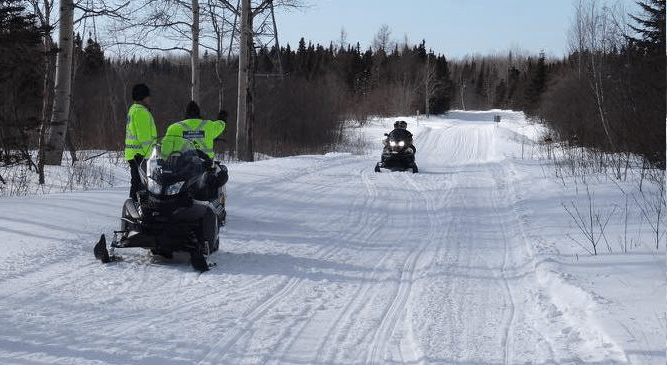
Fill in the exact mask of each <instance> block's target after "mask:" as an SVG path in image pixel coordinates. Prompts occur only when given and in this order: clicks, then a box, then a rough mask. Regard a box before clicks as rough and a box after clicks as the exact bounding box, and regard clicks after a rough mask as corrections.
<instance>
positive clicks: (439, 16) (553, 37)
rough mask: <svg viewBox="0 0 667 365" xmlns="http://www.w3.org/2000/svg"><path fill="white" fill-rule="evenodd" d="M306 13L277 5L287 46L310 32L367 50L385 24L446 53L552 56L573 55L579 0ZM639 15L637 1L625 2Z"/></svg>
mask: <svg viewBox="0 0 667 365" xmlns="http://www.w3.org/2000/svg"><path fill="white" fill-rule="evenodd" d="M305 1H306V2H307V3H308V5H309V6H308V8H306V9H302V10H290V11H285V10H284V9H276V23H277V25H278V35H279V41H280V43H281V45H283V46H284V45H286V44H287V43H289V44H290V46H291V47H292V48H295V47H296V46H297V45H298V42H299V39H300V38H301V37H304V38H305V39H306V42H308V41H312V42H313V43H319V44H322V45H324V46H328V45H329V43H330V42H332V41H333V42H334V43H335V44H338V43H339V40H340V33H341V29H345V32H346V33H347V41H348V43H356V42H359V43H360V45H361V47H362V49H364V50H365V49H367V48H368V47H369V46H370V45H371V43H372V40H373V37H374V36H375V34H377V32H378V30H379V29H380V27H381V26H382V25H383V24H386V25H387V26H389V29H390V30H391V32H392V33H391V36H392V38H393V40H394V41H397V42H399V43H403V41H404V40H405V39H406V37H407V39H408V41H409V43H410V44H411V45H414V44H417V43H419V42H421V40H422V39H425V40H426V47H427V48H429V49H432V50H433V51H434V52H436V53H439V54H443V55H445V56H446V57H447V58H462V57H464V56H466V55H475V54H481V55H489V54H494V53H503V54H504V53H506V52H507V51H508V50H510V49H517V48H518V49H521V50H523V51H524V52H527V53H530V54H537V53H539V52H540V51H541V50H544V51H545V52H546V54H547V56H551V57H562V56H564V55H566V54H567V53H568V41H567V33H568V29H569V26H570V22H571V19H572V15H573V13H574V6H573V0H305ZM622 3H624V4H625V6H626V8H627V9H630V10H629V11H633V13H635V14H636V6H635V5H634V1H633V0H622Z"/></svg>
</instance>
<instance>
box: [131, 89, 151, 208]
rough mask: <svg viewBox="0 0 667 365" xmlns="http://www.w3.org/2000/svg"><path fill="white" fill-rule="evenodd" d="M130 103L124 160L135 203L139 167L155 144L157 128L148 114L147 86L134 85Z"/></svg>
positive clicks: (149, 96) (149, 95)
mask: <svg viewBox="0 0 667 365" xmlns="http://www.w3.org/2000/svg"><path fill="white" fill-rule="evenodd" d="M132 101H133V103H132V105H131V106H130V109H129V110H128V112H127V124H126V126H125V160H126V161H127V162H128V163H129V164H130V177H131V178H130V197H131V198H132V199H133V200H134V201H136V200H137V191H138V190H139V188H140V185H141V178H140V176H139V165H140V164H141V161H142V160H143V159H144V158H146V157H147V155H148V154H149V153H150V150H151V146H152V144H153V143H155V140H156V138H157V128H156V127H155V121H154V120H153V115H152V114H151V112H150V105H151V93H150V90H149V89H148V86H146V85H144V84H136V85H134V86H133V87H132Z"/></svg>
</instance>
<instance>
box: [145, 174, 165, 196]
mask: <svg viewBox="0 0 667 365" xmlns="http://www.w3.org/2000/svg"><path fill="white" fill-rule="evenodd" d="M148 191H150V192H151V193H153V194H160V192H161V191H162V185H160V184H159V183H158V182H157V181H155V180H153V179H151V178H148Z"/></svg>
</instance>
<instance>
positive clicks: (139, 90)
mask: <svg viewBox="0 0 667 365" xmlns="http://www.w3.org/2000/svg"><path fill="white" fill-rule="evenodd" d="M149 96H151V91H150V90H149V89H148V86H146V85H144V84H136V85H134V86H133V87H132V100H134V101H142V100H144V99H145V98H147V97H149Z"/></svg>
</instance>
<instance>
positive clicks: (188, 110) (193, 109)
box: [185, 100, 201, 119]
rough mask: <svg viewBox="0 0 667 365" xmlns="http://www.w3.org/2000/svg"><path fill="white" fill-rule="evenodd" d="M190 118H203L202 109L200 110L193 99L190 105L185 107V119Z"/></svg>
mask: <svg viewBox="0 0 667 365" xmlns="http://www.w3.org/2000/svg"><path fill="white" fill-rule="evenodd" d="M190 118H201V111H200V110H199V105H197V103H196V102H195V101H194V100H193V101H191V102H189V103H188V106H187V107H185V119H190Z"/></svg>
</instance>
